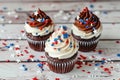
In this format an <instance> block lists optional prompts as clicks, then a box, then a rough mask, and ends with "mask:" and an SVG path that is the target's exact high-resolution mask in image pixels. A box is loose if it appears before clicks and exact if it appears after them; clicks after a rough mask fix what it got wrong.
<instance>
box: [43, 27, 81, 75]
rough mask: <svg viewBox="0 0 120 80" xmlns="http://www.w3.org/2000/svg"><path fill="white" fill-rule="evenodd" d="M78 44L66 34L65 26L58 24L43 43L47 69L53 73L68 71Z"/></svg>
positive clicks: (73, 62) (74, 60) (72, 65)
mask: <svg viewBox="0 0 120 80" xmlns="http://www.w3.org/2000/svg"><path fill="white" fill-rule="evenodd" d="M78 48H79V45H78V43H77V41H76V40H75V39H74V38H73V37H72V35H70V34H68V30H67V27H66V26H60V27H59V28H58V30H56V31H55V32H54V33H53V34H52V35H51V36H50V38H49V39H48V40H47V41H46V43H45V55H46V57H47V63H48V66H49V69H50V70H51V71H53V72H55V73H61V74H62V73H67V72H70V71H71V70H72V69H73V68H74V65H75V62H76V60H77V53H78Z"/></svg>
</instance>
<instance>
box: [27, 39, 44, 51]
mask: <svg viewBox="0 0 120 80" xmlns="http://www.w3.org/2000/svg"><path fill="white" fill-rule="evenodd" d="M26 39H27V41H28V44H29V46H30V48H31V49H33V50H35V51H44V48H45V42H46V40H42V41H35V40H31V39H29V38H27V37H26Z"/></svg>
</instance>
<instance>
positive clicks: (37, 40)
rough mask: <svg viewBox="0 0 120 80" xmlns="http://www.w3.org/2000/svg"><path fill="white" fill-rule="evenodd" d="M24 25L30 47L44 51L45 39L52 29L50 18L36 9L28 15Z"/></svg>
mask: <svg viewBox="0 0 120 80" xmlns="http://www.w3.org/2000/svg"><path fill="white" fill-rule="evenodd" d="M24 27H25V30H26V38H27V41H28V44H29V46H30V48H31V49H33V50H35V51H44V48H45V41H46V40H47V39H48V38H49V36H50V35H51V34H52V33H53V31H54V24H53V22H52V20H51V18H50V17H49V16H47V15H46V14H45V13H44V12H43V11H41V10H40V9H38V11H36V12H34V13H33V14H32V15H30V16H29V17H28V19H27V21H26V23H25V26H24Z"/></svg>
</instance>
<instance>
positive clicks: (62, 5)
mask: <svg viewBox="0 0 120 80" xmlns="http://www.w3.org/2000/svg"><path fill="white" fill-rule="evenodd" d="M92 4H93V5H94V6H95V7H94V8H93V10H115V9H117V10H119V9H120V7H119V1H114V2H95V3H92ZM13 5H14V6H13ZM23 5H24V6H23ZM90 5H91V3H90V2H84V1H83V2H53V3H49V2H47V3H42V2H40V3H38V2H34V4H33V2H32V3H30V2H28V3H27V5H26V3H24V2H22V1H21V2H19V3H13V2H9V3H0V9H2V10H3V7H7V10H10V11H11V10H18V8H21V9H22V11H31V10H35V9H36V8H41V9H42V10H77V9H82V8H83V7H85V6H88V7H89V6H90ZM32 6H33V7H32ZM101 6H102V7H101Z"/></svg>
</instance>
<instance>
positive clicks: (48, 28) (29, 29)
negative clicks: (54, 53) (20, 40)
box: [24, 23, 54, 36]
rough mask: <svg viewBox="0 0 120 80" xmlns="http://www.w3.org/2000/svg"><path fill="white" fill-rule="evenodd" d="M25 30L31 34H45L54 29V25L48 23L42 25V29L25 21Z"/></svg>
mask: <svg viewBox="0 0 120 80" xmlns="http://www.w3.org/2000/svg"><path fill="white" fill-rule="evenodd" d="M24 27H25V30H26V32H27V33H32V35H33V36H44V35H47V34H49V33H51V32H53V30H54V25H49V26H46V27H44V28H43V29H42V30H40V29H38V28H37V27H31V26H30V25H29V24H27V23H25V26H24Z"/></svg>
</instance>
